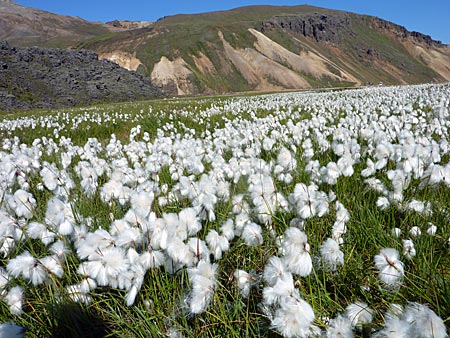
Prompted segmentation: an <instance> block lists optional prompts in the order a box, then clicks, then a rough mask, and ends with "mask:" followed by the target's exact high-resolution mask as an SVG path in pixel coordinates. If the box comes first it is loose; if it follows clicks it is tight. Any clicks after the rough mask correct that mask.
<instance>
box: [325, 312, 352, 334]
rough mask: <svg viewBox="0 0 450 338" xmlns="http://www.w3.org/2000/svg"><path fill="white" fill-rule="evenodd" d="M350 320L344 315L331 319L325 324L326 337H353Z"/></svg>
mask: <svg viewBox="0 0 450 338" xmlns="http://www.w3.org/2000/svg"><path fill="white" fill-rule="evenodd" d="M353 337H354V334H353V327H352V322H351V321H350V319H349V318H348V317H346V316H342V315H340V316H337V317H336V318H334V319H331V320H330V322H329V324H328V326H327V338H353Z"/></svg>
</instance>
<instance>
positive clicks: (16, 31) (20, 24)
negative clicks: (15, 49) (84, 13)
mask: <svg viewBox="0 0 450 338" xmlns="http://www.w3.org/2000/svg"><path fill="white" fill-rule="evenodd" d="M121 30H123V29H121V28H117V27H113V26H112V25H106V24H102V23H93V22H89V21H86V20H83V19H81V18H78V17H73V16H63V15H57V14H53V13H49V12H46V11H42V10H39V9H34V8H29V7H25V6H21V5H19V4H16V3H15V2H13V1H5V0H0V40H7V41H8V42H9V43H11V44H12V45H17V46H31V45H39V46H46V47H68V46H71V45H72V44H76V43H77V42H79V41H84V40H86V39H89V38H92V37H96V36H100V35H104V34H107V33H111V32H117V31H121Z"/></svg>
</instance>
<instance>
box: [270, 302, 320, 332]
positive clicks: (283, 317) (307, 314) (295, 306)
mask: <svg viewBox="0 0 450 338" xmlns="http://www.w3.org/2000/svg"><path fill="white" fill-rule="evenodd" d="M314 318H315V315H314V311H313V309H312V307H311V305H309V304H308V303H307V302H306V301H304V300H303V299H301V298H299V297H286V298H285V299H283V302H282V303H281V306H280V307H279V308H278V309H277V310H276V311H275V315H274V317H273V319H272V323H271V326H272V328H274V329H275V330H277V331H278V332H279V333H281V334H282V335H283V336H284V337H286V338H294V337H300V338H306V337H310V336H312V333H314V329H315V327H314V326H313V321H314Z"/></svg>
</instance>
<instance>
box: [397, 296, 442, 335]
mask: <svg viewBox="0 0 450 338" xmlns="http://www.w3.org/2000/svg"><path fill="white" fill-rule="evenodd" d="M402 319H403V320H404V321H406V322H407V323H409V324H410V325H411V330H410V334H416V337H420V338H446V337H447V329H446V327H445V323H444V321H443V320H442V318H440V317H439V316H438V315H436V313H435V312H434V311H433V310H431V309H430V308H429V307H427V306H425V305H422V304H419V303H410V304H408V306H406V308H405V311H404V313H403V316H402Z"/></svg>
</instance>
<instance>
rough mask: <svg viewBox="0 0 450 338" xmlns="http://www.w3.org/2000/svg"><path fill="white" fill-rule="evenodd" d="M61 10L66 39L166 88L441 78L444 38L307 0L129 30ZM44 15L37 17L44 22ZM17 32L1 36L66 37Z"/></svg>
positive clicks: (445, 74)
mask: <svg viewBox="0 0 450 338" xmlns="http://www.w3.org/2000/svg"><path fill="white" fill-rule="evenodd" d="M0 4H1V2H0ZM3 6H5V4H3ZM9 6H12V5H11V4H10V5H9ZM16 9H17V10H18V11H19V12H20V11H24V12H25V13H28V12H30V11H34V10H31V9H26V8H24V7H21V6H19V7H16ZM46 15H47V14H46ZM4 16H5V15H4V12H3V10H0V22H3V24H0V38H1V37H3V36H5V33H4V32H5V31H7V30H8V29H10V30H11V26H10V22H9V21H8V19H6V20H5V19H4ZM57 17H58V18H61V17H60V16H57ZM2 18H3V19H2ZM63 18H65V20H68V21H67V22H70V23H71V24H70V25H66V26H65V31H64V32H68V33H67V34H69V35H70V36H71V38H70V39H67V42H66V43H65V45H64V46H65V47H69V46H70V47H75V48H84V49H91V50H94V51H96V52H97V53H99V55H100V57H101V58H107V59H109V60H112V61H114V62H117V63H118V64H120V65H121V66H123V67H125V68H128V69H131V70H136V71H137V72H139V73H140V74H142V75H144V76H146V77H149V78H150V79H151V81H152V83H153V84H154V85H156V86H157V87H158V88H160V89H161V90H163V91H164V92H165V93H166V94H170V95H173V94H179V95H183V94H211V93H228V92H242V91H272V90H285V89H308V88H318V87H342V86H361V85H367V84H378V83H380V82H382V83H384V84H412V83H425V82H445V81H450V46H448V45H445V44H442V43H440V42H439V41H435V40H433V39H432V38H431V37H430V36H427V35H424V34H421V33H418V32H409V31H408V30H406V29H405V28H404V27H402V26H399V25H396V24H394V23H391V22H388V21H385V20H382V19H380V18H376V17H372V16H366V15H358V14H354V13H348V12H342V11H335V10H328V9H324V8H318V7H312V6H306V5H305V6H250V7H241V8H236V9H233V10H229V11H218V12H211V13H202V14H195V15H175V16H169V17H165V18H162V19H160V20H158V21H157V22H155V23H153V24H151V25H150V26H148V27H142V26H138V27H142V28H137V29H131V30H130V27H131V28H133V25H125V26H124V25H123V24H119V23H120V22H116V24H113V25H108V27H109V28H105V25H100V24H96V23H87V22H85V21H83V20H81V19H78V20H80V21H77V22H78V23H77V22H75V21H72V20H75V19H74V18H70V19H68V17H63ZM17 20H19V19H17ZM23 20H24V21H26V20H28V19H23ZM55 20H56V18H55ZM58 20H60V19H58ZM61 20H62V19H61ZM19 21H20V20H19ZM49 21H50V20H44V21H41V25H42V27H43V28H42V29H43V30H45V29H47V28H46V27H50V26H49V25H50V23H51V21H50V22H49ZM5 22H6V24H5ZM27 22H28V21H27ZM5 25H6V26H5ZM8 25H9V26H8ZM91 25H97V26H95V27H99V28H98V29H94V30H93V31H91V30H90V29H91V28H92V27H94V26H91ZM114 26H116V27H114ZM8 27H9V28H8ZM81 27H83V28H82V29H81ZM52 29H53V28H52ZM114 29H116V31H112V30H114ZM48 30H51V29H50V28H48ZM2 32H3V33H2ZM83 32H84V33H86V34H84V33H83ZM65 34H66V33H65ZM23 36H24V37H23V38H21V37H20V36H17V34H16V35H14V36H11V37H10V38H6V39H7V40H9V41H11V40H12V41H16V42H17V43H19V44H21V45H29V44H31V43H32V42H31V41H33V43H35V44H40V45H42V46H51V45H54V44H55V42H58V43H61V41H62V40H66V39H63V38H62V36H58V34H56V36H54V37H52V38H48V39H45V38H39V39H35V40H33V39H31V40H30V39H29V38H25V37H26V36H29V35H27V34H25V33H23Z"/></svg>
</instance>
